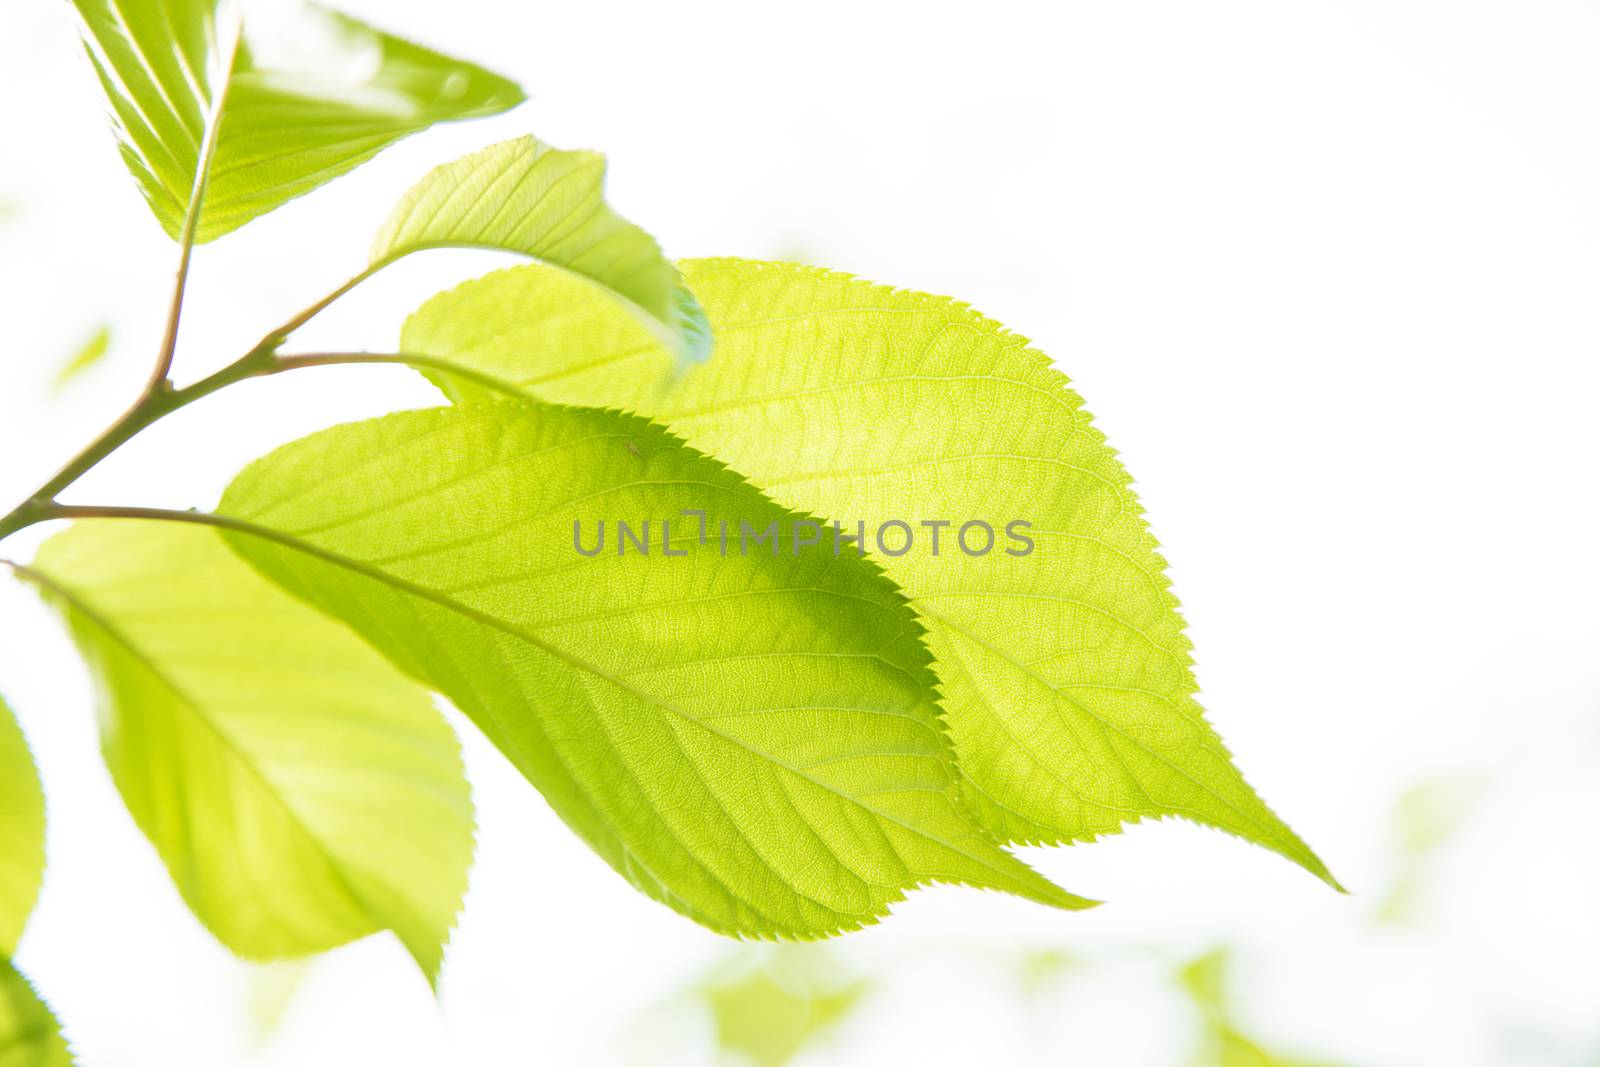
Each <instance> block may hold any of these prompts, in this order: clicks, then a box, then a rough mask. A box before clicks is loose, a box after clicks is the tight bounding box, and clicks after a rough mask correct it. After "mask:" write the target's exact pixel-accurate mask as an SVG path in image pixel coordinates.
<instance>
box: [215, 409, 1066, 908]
mask: <svg viewBox="0 0 1600 1067" xmlns="http://www.w3.org/2000/svg"><path fill="white" fill-rule="evenodd" d="M684 509H693V510H699V511H704V512H706V513H708V529H707V531H706V534H707V536H706V537H705V538H704V540H702V539H701V537H700V527H699V520H698V519H696V518H681V517H680V512H682V511H683V510H684ZM222 511H223V513H224V517H223V518H222V519H220V520H218V521H221V522H224V523H228V524H230V525H231V528H230V533H229V535H228V536H229V539H230V542H231V543H232V544H233V545H234V546H235V548H237V549H238V550H239V551H240V552H241V553H243V554H244V556H245V557H246V558H247V559H249V560H250V562H252V563H253V564H255V565H256V566H257V567H259V568H260V569H261V570H262V571H263V572H264V573H266V574H268V575H269V576H271V577H272V578H274V579H276V580H277V581H279V582H280V583H282V584H283V585H284V587H285V588H287V589H289V590H291V591H292V592H295V593H297V594H298V595H300V596H302V597H304V598H306V599H307V600H308V601H310V602H311V603H313V604H315V605H316V606H317V607H319V608H321V609H323V610H324V611H327V612H328V613H330V614H332V615H334V616H335V617H337V618H340V619H343V620H344V621H346V622H348V623H349V624H350V625H351V626H352V627H354V628H355V629H356V630H357V631H359V632H360V633H362V634H363V635H364V636H365V637H367V638H368V640H370V641H372V642H373V644H374V645H375V646H377V647H378V648H379V649H381V650H382V651H383V652H385V653H386V654H387V655H388V656H389V657H390V658H391V659H393V660H394V661H395V663H397V664H398V665H399V666H401V667H402V668H403V669H404V670H406V671H407V672H409V673H410V674H412V675H413V676H414V677H416V678H417V679H419V680H421V681H423V682H425V683H427V684H428V685H431V686H434V687H436V688H437V689H439V690H440V691H441V692H443V693H444V694H446V695H447V696H449V697H450V698H451V699H452V700H453V701H455V703H456V704H457V706H458V707H460V708H461V710H462V711H463V712H465V713H466V714H467V715H468V716H470V717H471V718H472V719H473V721H474V722H476V723H477V724H478V725H479V727H481V728H482V729H483V731H484V732H485V734H487V735H488V737H489V738H490V739H491V740H492V741H493V742H494V743H495V744H496V745H498V746H499V747H500V749H501V750H502V751H503V752H504V753H505V754H506V755H507V756H508V757H509V758H510V759H511V761H512V762H513V763H514V764H515V765H516V766H517V767H518V768H519V769H520V770H521V771H522V773H523V774H524V775H525V776H526V777H527V778H528V779H529V781H531V782H532V783H533V784H534V785H535V786H537V787H538V788H539V789H540V791H541V792H543V794H544V795H545V797H546V798H547V799H548V800H549V801H550V804H551V806H552V807H554V808H555V809H556V811H557V812H558V813H559V814H560V815H561V817H562V818H564V819H565V820H566V821H567V823H568V824H569V825H570V826H571V827H572V828H573V829H574V830H575V831H576V832H577V833H578V834H579V835H580V836H581V837H583V839H584V840H585V841H587V842H588V843H589V844H590V845H591V846H592V847H593V848H594V849H595V851H597V852H598V853H599V854H600V855H601V856H603V857H604V858H605V859H606V860H607V861H608V862H609V863H610V864H611V865H612V866H613V867H614V868H615V869H616V870H617V871H618V872H619V873H620V874H622V875H623V877H625V878H627V879H628V880H629V881H630V882H632V883H633V884H634V885H635V886H637V887H638V888H639V889H640V890H642V891H643V892H645V893H647V894H648V895H650V896H652V897H654V898H655V899H656V900H659V901H662V902H663V903H666V904H668V905H669V906H671V907H673V908H675V909H677V910H678V911H680V912H682V913H683V914H685V915H688V916H689V917H691V918H693V919H695V920H697V921H698V922H701V923H703V924H705V925H707V926H709V927H711V928H713V929H715V930H718V931H721V932H724V933H728V934H737V935H747V936H756V937H773V936H780V935H786V936H793V937H814V936H821V935H826V934H830V933H834V932H836V931H841V930H847V929H853V928H855V927H859V926H862V925H865V924H867V923H871V922H873V921H874V920H876V919H877V918H878V917H880V916H882V915H883V914H885V912H886V911H887V909H888V905H889V904H890V903H892V902H894V901H896V900H898V899H900V898H901V896H902V894H903V893H904V891H905V890H907V889H910V888H912V887H913V886H916V885H918V884H921V883H924V882H934V881H948V882H966V883H969V884H972V885H980V886H987V887H991V888H996V889H1004V890H1008V891H1010V892H1013V893H1016V894H1019V895H1022V896H1025V897H1029V898H1032V899H1034V900H1038V901H1043V902H1046V903H1050V904H1055V905H1059V906H1062V907H1079V906H1084V905H1086V904H1088V903H1089V902H1087V901H1084V900H1082V899H1080V898H1078V897H1074V896H1072V895H1070V894H1067V893H1064V892H1062V891H1061V890H1059V889H1057V888H1056V887H1055V886H1053V885H1051V884H1050V883H1049V882H1047V881H1045V880H1044V879H1043V878H1041V877H1039V876H1038V875H1037V874H1035V873H1034V872H1033V871H1032V870H1030V869H1029V868H1028V867H1026V866H1025V865H1023V864H1022V863H1021V862H1020V861H1018V860H1016V859H1015V858H1013V857H1012V856H1010V855H1008V854H1007V853H1006V852H1004V851H1003V850H1002V849H1000V848H999V847H998V846H996V845H995V844H994V843H993V842H992V841H991V840H990V839H989V838H988V837H987V836H985V835H984V834H983V833H981V832H980V831H979V830H978V829H977V828H976V827H975V826H974V825H973V824H972V822H971V821H970V819H969V817H968V816H967V815H966V814H965V813H964V812H963V811H962V810H961V808H960V806H959V804H958V801H957V797H956V794H955V790H954V777H953V770H952V765H951V762H950V754H949V751H948V747H947V744H946V742H945V739H944V737H943V735H942V734H941V732H940V727H939V721H938V716H937V711H936V707H935V703H934V697H935V694H934V691H933V677H932V673H931V671H930V670H929V669H928V654H927V652H926V650H925V649H924V648H923V646H922V644H921V642H920V639H919V637H920V634H919V630H918V627H917V625H916V621H915V618H914V616H913V615H912V613H911V611H910V610H909V609H908V608H907V607H906V605H905V603H904V601H903V600H902V598H901V597H900V594H899V592H898V591H897V590H896V589H895V588H894V586H893V585H892V584H891V583H890V582H889V581H887V580H886V579H885V578H884V577H883V576H882V575H881V574H880V573H879V572H878V571H877V570H876V569H875V568H873V567H872V566H871V565H870V564H868V563H866V562H865V561H861V560H850V559H845V558H834V556H833V555H832V553H831V551H829V550H828V549H827V548H826V547H825V546H823V545H816V546H812V547H811V548H809V549H806V550H803V551H801V552H800V553H799V554H791V553H790V552H789V551H788V550H787V547H788V546H787V545H785V546H784V548H785V550H784V551H783V552H781V553H779V552H777V551H776V550H775V549H774V550H773V551H771V552H769V550H768V547H767V546H765V545H762V546H759V547H756V548H755V549H754V551H752V552H751V553H750V554H748V555H741V554H740V552H739V549H738V543H737V540H736V541H735V543H734V544H733V545H731V546H730V550H729V551H728V553H727V554H726V555H724V554H723V553H722V550H721V548H720V536H719V532H718V526H717V524H718V522H719V521H721V520H726V521H727V522H728V523H729V524H730V528H731V529H733V530H735V531H737V530H738V529H739V526H738V524H739V523H740V522H741V521H742V522H746V523H748V524H750V527H751V528H752V529H753V530H758V531H764V530H765V529H766V528H767V527H768V525H769V524H771V523H774V522H776V523H778V524H780V527H781V526H782V525H783V524H786V523H789V522H790V521H791V520H793V519H794V518H795V516H793V515H791V514H790V513H787V512H785V511H783V510H782V509H781V508H779V507H777V506H776V505H774V504H773V503H771V502H770V501H769V500H767V499H766V498H765V497H763V496H762V495H761V494H760V493H758V492H757V491H755V490H754V489H752V488H750V487H749V486H748V485H746V484H745V483H744V482H743V481H741V480H740V479H739V478H738V477H737V476H736V475H734V474H732V473H731V472H729V471H728V470H726V469H725V468H723V467H721V466H720V465H719V464H716V463H714V462H712V461H710V460H708V459H706V458H705V457H703V456H701V455H699V454H698V453H696V452H694V451H692V450H690V449H688V448H685V447H684V446H683V445H682V444H681V443H680V442H679V441H678V440H677V439H675V438H673V437H671V436H670V435H669V434H667V433H666V432H664V431H663V430H661V429H659V428H658V427H656V426H654V425H652V424H650V423H648V422H646V421H644V420H643V419H639V418H635V417H632V416H625V415H620V414H617V413H615V412H607V411H601V410H583V409H566V408H559V407H554V406H550V405H544V404H533V403H525V402H515V401H508V402H505V403H498V404H487V405H483V406H480V407H477V408H474V409H470V410H452V409H442V410H435V411H416V412H405V413H401V414H395V415H390V416H387V417H385V418H381V419H376V420H373V421H370V422H364V423H356V424H352V425H347V426H340V427H336V428H334V429H331V430H327V431H324V432H322V433H319V434H314V435H312V436H311V437H308V438H305V439H303V440H300V441H298V442H295V443H294V444H291V445H288V446H286V447H284V448H282V449H279V450H278V451H277V452H274V453H272V454H271V455H269V456H267V457H265V458H263V459H261V460H258V461H256V462H255V463H254V464H252V465H251V466H249V467H247V468H246V469H245V470H244V471H243V472H242V473H241V474H240V475H239V476H238V478H237V479H236V480H235V481H234V483H233V485H232V486H230V487H229V489H228V491H227V493H226V494H225V496H224V498H223V505H222ZM618 520H626V521H627V522H628V523H629V524H630V529H632V530H633V531H635V532H639V531H641V530H645V529H646V528H645V527H644V526H643V524H644V523H646V522H648V523H649V527H648V529H647V531H646V532H645V533H644V537H645V538H646V539H647V541H648V543H649V546H650V550H649V554H648V555H646V554H643V553H642V552H640V551H638V549H637V548H636V547H635V546H634V545H633V544H632V543H630V542H627V541H615V540H608V541H607V543H606V545H605V548H604V550H603V551H601V552H600V553H599V554H598V555H595V556H593V557H589V556H586V555H582V554H580V553H579V552H578V551H576V550H575V548H576V546H575V543H574V538H575V536H576V533H575V524H581V525H582V528H583V531H584V532H583V538H582V544H583V545H584V546H585V549H586V550H587V549H588V548H589V547H590V542H591V541H592V540H593V539H594V537H595V531H596V525H597V523H598V522H600V521H604V522H605V523H606V526H607V527H608V529H610V530H611V531H612V532H613V533H615V532H616V526H615V523H616V522H617V521H618ZM733 536H734V538H735V539H737V538H738V533H737V532H736V533H734V535H733ZM782 536H783V537H784V538H786V539H787V538H788V537H789V536H790V535H789V533H787V532H784V533H783V534H782ZM669 537H670V540H669ZM669 544H670V546H671V549H672V554H671V555H668V554H666V552H665V549H666V547H667V546H668V545H669ZM623 545H627V546H628V547H627V548H626V549H623V548H622V547H621V546H623Z"/></svg>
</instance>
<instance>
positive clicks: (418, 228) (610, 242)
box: [372, 137, 711, 361]
mask: <svg viewBox="0 0 1600 1067" xmlns="http://www.w3.org/2000/svg"><path fill="white" fill-rule="evenodd" d="M605 173H606V163H605V159H604V158H603V157H602V156H599V155H597V154H595V153H593V152H564V151H561V150H559V149H555V148H551V147H550V146H549V145H546V144H541V143H540V142H539V141H537V140H535V139H534V138H532V137H520V138H517V139H516V140H512V141H504V142H502V143H500V144H496V145H490V146H489V147H488V148H485V149H483V150H482V151H480V152H474V153H473V154H472V155H470V156H466V157H464V158H462V159H458V160H456V161H455V162H453V163H446V164H445V165H443V166H441V167H438V168H436V169H435V170H434V171H432V172H431V173H430V174H428V176H427V177H425V178H423V179H422V181H421V182H419V183H417V185H416V186H415V187H414V188H412V190H411V191H410V192H409V193H407V194H406V196H405V198H404V199H402V200H401V202H400V203H399V205H398V206H397V207H396V208H395V210H394V213H393V214H392V215H390V217H389V221H388V222H387V223H385V224H384V227H383V229H382V230H381V231H380V232H379V234H378V237H377V240H376V241H374V242H373V246H372V259H373V262H374V264H381V263H386V262H392V261H393V260H395V259H398V258H399V257H401V256H403V255H406V254H407V253H410V252H415V251H418V250H421V249H425V248H441V247H456V248H460V247H477V248H492V249H500V250H503V251H507V252H515V253H518V254H520V255H525V256H531V257H532V258H534V259H537V260H540V261H541V262H543V263H546V264H548V265H550V266H553V267H559V268H560V269H562V270H564V271H568V272H571V273H572V274H575V275H578V276H579V277H582V278H585V279H587V280H588V281H589V282H591V283H593V284H594V285H596V286H598V287H599V288H600V290H601V291H602V292H604V293H605V294H606V295H607V296H608V297H609V298H611V299H614V300H617V301H620V302H621V303H622V304H623V306H625V307H626V308H628V309H629V310H630V311H632V312H633V313H634V315H635V316H637V318H638V320H639V321H640V322H641V323H642V324H644V326H645V327H646V328H647V329H648V330H650V331H651V332H652V333H653V334H654V335H655V336H656V337H657V338H659V339H660V340H661V341H662V343H663V344H665V345H666V346H667V347H668V348H669V349H671V350H672V351H673V352H674V353H675V354H676V355H677V356H678V357H679V359H682V360H690V361H698V360H701V359H704V358H705V355H706V353H707V352H708V351H709V350H710V343H711V342H710V334H709V332H708V331H707V328H706V322H705V314H704V312H703V311H701V309H700V305H699V304H698V303H697V302H696V301H695V298H694V296H693V294H692V293H691V292H690V291H689V290H688V288H686V287H685V286H684V284H683V279H682V278H681V276H680V275H679V274H678V268H677V267H675V266H673V264H672V262H671V260H669V259H667V258H666V256H664V255H663V254H662V252H661V247H660V245H658V244H656V241H655V238H653V237H651V236H650V235H649V234H648V233H646V232H645V231H643V230H641V229H640V228H639V227H637V226H635V225H634V224H633V223H631V222H629V221H628V220H626V219H624V218H623V217H622V216H620V215H618V214H617V213H616V212H614V211H612V210H611V208H610V207H609V206H608V205H607V204H606V202H605V199H604V196H603V191H604V190H603V186H604V181H605Z"/></svg>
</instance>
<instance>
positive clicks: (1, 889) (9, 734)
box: [0, 700, 44, 959]
mask: <svg viewBox="0 0 1600 1067" xmlns="http://www.w3.org/2000/svg"><path fill="white" fill-rule="evenodd" d="M43 879H44V793H43V792H42V791H41V790H40V788H39V772H38V771H37V770H36V769H35V768H34V765H33V754H32V753H31V752H29V751H28V742H27V739H26V738H24V737H23V736H22V729H21V727H19V726H18V725H17V720H16V719H15V718H14V717H13V716H12V714H11V709H10V708H9V707H7V706H6V702H5V701H4V700H0V959H3V958H4V957H7V956H10V955H11V954H12V953H13V952H15V951H16V950H17V941H18V940H20V939H21V937H22V928H23V926H25V925H26V924H27V921H28V914H29V913H30V912H32V911H33V902H34V900H36V899H37V898H38V896H39V883H40V882H41V881H43Z"/></svg>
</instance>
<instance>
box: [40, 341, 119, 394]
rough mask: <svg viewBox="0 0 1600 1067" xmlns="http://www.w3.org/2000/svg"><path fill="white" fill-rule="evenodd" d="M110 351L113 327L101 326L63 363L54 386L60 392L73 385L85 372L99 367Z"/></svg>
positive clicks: (57, 372)
mask: <svg viewBox="0 0 1600 1067" xmlns="http://www.w3.org/2000/svg"><path fill="white" fill-rule="evenodd" d="M110 350H111V327H110V326H101V327H99V328H98V329H96V330H95V331H94V333H92V334H90V335H89V339H88V340H87V341H85V342H84V343H83V344H81V345H79V346H78V348H77V350H76V351H74V352H73V353H72V355H71V356H69V357H67V359H65V360H63V361H62V364H61V369H60V370H58V371H56V376H55V379H54V381H53V382H52V384H53V385H54V387H55V388H56V389H58V390H59V389H63V388H65V387H66V386H68V385H71V384H72V383H73V382H74V381H76V380H77V379H78V378H79V377H80V376H81V375H82V374H83V373H84V372H85V371H87V370H90V369H92V368H93V367H95V366H96V365H98V364H99V362H100V361H101V360H102V359H104V358H105V357H106V353H107V352H109V351H110Z"/></svg>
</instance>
